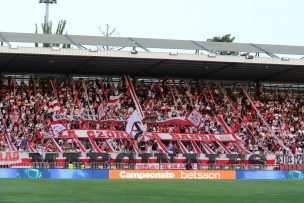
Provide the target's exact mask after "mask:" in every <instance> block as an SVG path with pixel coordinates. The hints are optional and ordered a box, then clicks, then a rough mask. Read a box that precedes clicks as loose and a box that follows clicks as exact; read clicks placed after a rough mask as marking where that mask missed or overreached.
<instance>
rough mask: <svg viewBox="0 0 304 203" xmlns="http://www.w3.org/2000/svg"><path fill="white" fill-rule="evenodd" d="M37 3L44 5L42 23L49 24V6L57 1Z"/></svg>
mask: <svg viewBox="0 0 304 203" xmlns="http://www.w3.org/2000/svg"><path fill="white" fill-rule="evenodd" d="M39 3H44V4H45V16H44V22H49V15H50V4H56V3H57V0H39Z"/></svg>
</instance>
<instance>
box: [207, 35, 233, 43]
mask: <svg viewBox="0 0 304 203" xmlns="http://www.w3.org/2000/svg"><path fill="white" fill-rule="evenodd" d="M234 40H235V37H231V34H226V35H223V36H221V37H219V36H215V37H213V38H211V39H207V42H233V41H234Z"/></svg>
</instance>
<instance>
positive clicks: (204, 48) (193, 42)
mask: <svg viewBox="0 0 304 203" xmlns="http://www.w3.org/2000/svg"><path fill="white" fill-rule="evenodd" d="M190 42H192V44H195V45H196V46H198V47H200V48H202V49H203V50H205V51H208V52H209V53H212V54H215V52H214V51H212V50H210V49H207V48H206V47H204V46H202V45H200V44H199V43H197V42H195V41H193V40H191V41H190Z"/></svg>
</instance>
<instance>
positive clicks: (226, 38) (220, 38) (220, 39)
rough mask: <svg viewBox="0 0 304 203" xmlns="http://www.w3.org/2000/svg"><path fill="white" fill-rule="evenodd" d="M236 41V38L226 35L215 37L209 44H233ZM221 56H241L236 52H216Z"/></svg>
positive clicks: (209, 40)
mask: <svg viewBox="0 0 304 203" xmlns="http://www.w3.org/2000/svg"><path fill="white" fill-rule="evenodd" d="M234 40H235V37H232V36H231V34H225V35H223V36H215V37H213V38H211V39H207V42H227V43H233V41H234ZM216 53H217V54H219V55H233V56H237V55H239V53H238V52H236V51H216Z"/></svg>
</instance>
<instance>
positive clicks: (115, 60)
mask: <svg viewBox="0 0 304 203" xmlns="http://www.w3.org/2000/svg"><path fill="white" fill-rule="evenodd" d="M0 41H3V42H5V43H7V44H8V45H12V46H3V47H1V46H0V73H14V74H28V73H38V74H66V75H110V76H115V75H117V76H118V75H124V74H130V75H131V76H137V77H161V78H162V77H175V78H193V79H205V80H248V81H276V82H298V83H304V60H303V59H287V60H285V59H284V60H283V59H281V58H278V57H277V56H278V55H279V54H294V55H304V46H284V45H264V44H246V43H214V42H204V41H190V40H189V41H188V40H165V39H146V38H128V37H99V36H80V35H68V36H66V35H43V34H37V35H36V34H30V33H9V32H0ZM14 43H18V47H13V45H14ZM20 43H54V44H73V45H74V49H58V48H54V49H52V48H35V47H28V45H27V44H25V45H27V46H25V47H23V46H19V44H20ZM90 46H112V47H130V48H132V49H129V50H133V51H132V52H131V51H117V50H116V51H115V50H98V49H95V50H91V48H90ZM134 48H135V49H134ZM153 49H165V50H173V51H172V53H171V52H170V51H169V52H168V51H165V52H158V51H154V52H153V51H152V50H153ZM176 49H177V50H179V49H181V50H190V51H191V50H192V51H193V52H192V51H191V53H193V54H189V53H184V54H183V53H181V52H179V51H178V52H179V53H177V52H175V50H176ZM134 50H136V51H134ZM138 50H142V51H138ZM202 50H204V51H206V52H209V53H213V54H194V53H199V51H202ZM219 51H234V52H242V53H264V54H267V55H269V56H270V57H253V58H246V57H244V56H221V55H216V54H214V53H216V52H219ZM299 58H300V57H299Z"/></svg>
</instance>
